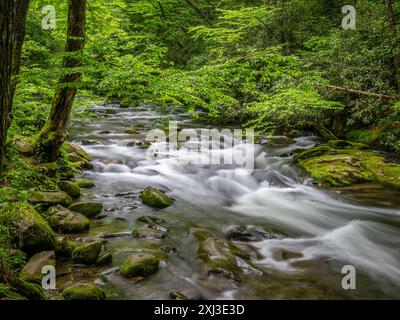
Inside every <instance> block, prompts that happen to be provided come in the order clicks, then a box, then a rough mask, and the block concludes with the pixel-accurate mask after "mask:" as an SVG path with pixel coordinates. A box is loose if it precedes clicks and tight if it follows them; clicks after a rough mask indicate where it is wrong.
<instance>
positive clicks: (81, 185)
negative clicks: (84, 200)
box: [76, 179, 95, 189]
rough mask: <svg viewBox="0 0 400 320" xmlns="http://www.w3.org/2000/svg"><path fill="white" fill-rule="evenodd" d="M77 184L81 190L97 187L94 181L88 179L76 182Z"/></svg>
mask: <svg viewBox="0 0 400 320" xmlns="http://www.w3.org/2000/svg"><path fill="white" fill-rule="evenodd" d="M76 184H77V185H78V187H79V188H84V189H89V188H93V187H94V186H95V184H94V182H93V181H91V180H86V179H82V180H78V181H76Z"/></svg>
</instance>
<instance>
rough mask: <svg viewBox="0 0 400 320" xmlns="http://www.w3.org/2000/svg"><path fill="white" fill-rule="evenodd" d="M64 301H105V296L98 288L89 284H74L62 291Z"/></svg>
mask: <svg viewBox="0 0 400 320" xmlns="http://www.w3.org/2000/svg"><path fill="white" fill-rule="evenodd" d="M61 295H62V297H63V298H64V299H65V300H105V299H106V294H105V292H104V290H103V289H101V288H100V287H98V286H96V285H94V284H91V283H80V284H75V285H73V286H71V287H68V288H66V289H64V290H63V292H62V294H61Z"/></svg>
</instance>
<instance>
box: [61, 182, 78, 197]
mask: <svg viewBox="0 0 400 320" xmlns="http://www.w3.org/2000/svg"><path fill="white" fill-rule="evenodd" d="M57 186H58V187H59V188H60V190H61V191H64V192H65V193H67V194H68V195H69V196H70V197H71V198H78V197H80V195H81V189H80V188H79V186H78V185H77V184H76V183H73V182H71V181H59V182H58V183H57Z"/></svg>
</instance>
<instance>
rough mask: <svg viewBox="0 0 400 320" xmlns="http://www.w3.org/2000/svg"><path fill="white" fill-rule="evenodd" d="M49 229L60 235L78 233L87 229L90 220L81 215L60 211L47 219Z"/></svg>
mask: <svg viewBox="0 0 400 320" xmlns="http://www.w3.org/2000/svg"><path fill="white" fill-rule="evenodd" d="M49 222H50V225H51V227H52V228H53V229H54V230H56V231H57V232H61V233H80V232H83V231H85V230H87V229H88V228H89V225H90V220H89V219H88V218H86V217H85V216H84V215H83V214H80V213H77V212H73V211H70V210H68V209H65V208H64V210H60V211H58V212H57V213H55V214H53V215H51V216H50V218H49Z"/></svg>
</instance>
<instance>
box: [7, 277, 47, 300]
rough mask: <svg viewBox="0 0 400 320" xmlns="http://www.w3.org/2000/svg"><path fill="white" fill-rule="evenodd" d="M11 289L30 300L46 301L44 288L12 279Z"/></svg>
mask: <svg viewBox="0 0 400 320" xmlns="http://www.w3.org/2000/svg"><path fill="white" fill-rule="evenodd" d="M10 283H11V289H12V290H13V291H16V292H17V293H18V294H20V295H22V296H24V297H26V298H28V299H29V300H45V299H46V297H45V295H44V293H43V290H42V288H41V287H40V286H39V285H37V284H33V283H29V282H27V281H24V280H22V279H19V278H13V279H11V282H10Z"/></svg>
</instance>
